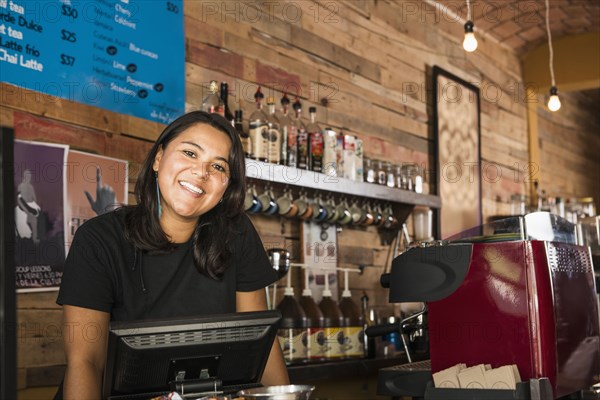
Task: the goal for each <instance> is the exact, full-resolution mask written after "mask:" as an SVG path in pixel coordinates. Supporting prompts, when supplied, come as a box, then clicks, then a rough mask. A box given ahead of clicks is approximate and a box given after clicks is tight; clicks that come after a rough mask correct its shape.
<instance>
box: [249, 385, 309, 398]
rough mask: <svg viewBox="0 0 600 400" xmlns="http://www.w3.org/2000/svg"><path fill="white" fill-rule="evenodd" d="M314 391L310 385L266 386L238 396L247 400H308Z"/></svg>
mask: <svg viewBox="0 0 600 400" xmlns="http://www.w3.org/2000/svg"><path fill="white" fill-rule="evenodd" d="M313 390H315V387H314V386H310V385H284V386H265V387H260V388H254V389H246V390H241V391H239V392H238V396H242V397H243V398H244V399H246V400H308V399H309V397H310V394H311V393H312V391H313Z"/></svg>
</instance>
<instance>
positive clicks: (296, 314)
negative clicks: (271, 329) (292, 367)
mask: <svg viewBox="0 0 600 400" xmlns="http://www.w3.org/2000/svg"><path fill="white" fill-rule="evenodd" d="M277 310H279V311H280V312H281V324H280V325H279V329H278V330H277V338H278V339H279V345H280V346H281V349H282V351H283V357H284V359H285V361H286V363H287V364H294V363H298V362H304V361H306V359H307V341H306V328H307V326H308V321H307V319H306V314H305V313H304V310H303V309H302V307H301V306H300V304H299V303H298V302H297V301H296V299H295V298H294V289H292V288H291V287H286V288H285V292H284V296H283V299H282V300H281V301H280V302H279V304H278V305H277Z"/></svg>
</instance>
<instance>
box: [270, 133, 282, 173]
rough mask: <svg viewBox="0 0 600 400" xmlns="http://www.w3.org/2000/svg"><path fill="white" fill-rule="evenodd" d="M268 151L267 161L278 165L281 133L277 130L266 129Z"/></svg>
mask: <svg viewBox="0 0 600 400" xmlns="http://www.w3.org/2000/svg"><path fill="white" fill-rule="evenodd" d="M268 135H269V149H268V160H269V162H271V163H273V164H279V161H280V160H281V132H279V131H278V130H277V129H273V128H270V129H268Z"/></svg>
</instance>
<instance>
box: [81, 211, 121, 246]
mask: <svg viewBox="0 0 600 400" xmlns="http://www.w3.org/2000/svg"><path fill="white" fill-rule="evenodd" d="M126 212H127V209H126V208H125V207H121V208H118V209H116V210H114V211H109V212H107V213H104V214H101V215H98V216H95V217H93V218H91V219H89V220H87V221H85V222H84V223H83V224H82V225H81V226H80V227H79V228H78V229H77V231H76V232H75V236H86V237H96V238H102V239H109V238H114V239H117V240H120V239H121V238H122V236H123V226H124V224H125V214H126Z"/></svg>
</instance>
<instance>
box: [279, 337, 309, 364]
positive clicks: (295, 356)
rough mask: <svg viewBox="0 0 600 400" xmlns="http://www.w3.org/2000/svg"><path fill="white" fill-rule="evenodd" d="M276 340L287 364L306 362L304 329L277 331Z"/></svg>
mask: <svg viewBox="0 0 600 400" xmlns="http://www.w3.org/2000/svg"><path fill="white" fill-rule="evenodd" d="M277 339H278V340H279V346H281V350H282V351H283V357H284V358H285V361H286V362H287V363H292V362H298V361H304V360H306V357H307V350H308V349H307V339H306V329H278V330H277Z"/></svg>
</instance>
